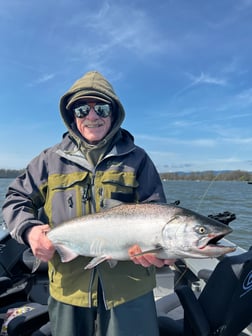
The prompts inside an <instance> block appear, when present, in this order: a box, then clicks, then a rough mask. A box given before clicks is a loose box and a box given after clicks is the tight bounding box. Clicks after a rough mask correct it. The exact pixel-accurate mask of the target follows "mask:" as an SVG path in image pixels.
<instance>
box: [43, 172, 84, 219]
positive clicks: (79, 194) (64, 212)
mask: <svg viewBox="0 0 252 336" xmlns="http://www.w3.org/2000/svg"><path fill="white" fill-rule="evenodd" d="M89 180H90V179H89V176H88V173H85V174H83V173H82V174H81V175H80V176H76V174H69V175H68V176H67V177H66V176H64V175H62V176H57V177H55V179H54V180H53V183H49V188H48V197H47V204H46V208H47V211H49V213H50V216H49V218H50V220H51V223H53V225H57V224H60V223H62V222H65V221H67V220H69V219H71V218H75V217H79V216H82V215H84V214H86V212H87V206H88V205H87V203H86V202H87V200H88V191H89V186H90V181H89ZM50 182H51V181H50Z"/></svg>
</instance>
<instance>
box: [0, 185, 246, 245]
mask: <svg viewBox="0 0 252 336" xmlns="http://www.w3.org/2000/svg"><path fill="white" fill-rule="evenodd" d="M11 181H12V179H0V206H2V203H3V200H4V197H5V193H6V190H7V188H8V185H9V184H10V182H11ZM163 184H164V189H165V193H166V196H167V201H168V202H169V203H171V202H174V201H176V200H180V205H181V206H182V207H184V208H188V209H191V210H194V211H197V212H199V213H201V214H203V215H210V214H217V213H220V212H224V211H230V212H232V213H235V215H236V220H234V221H232V222H231V223H230V226H231V227H232V229H233V232H232V233H231V234H230V235H229V236H228V239H230V240H231V241H232V242H234V243H235V244H238V245H240V246H241V247H243V248H245V249H248V248H249V247H250V246H251V245H252V225H251V219H252V184H248V183H246V182H226V181H225V182H224V181H223V182H222V181H213V182H208V181H200V182H196V181H164V182H163ZM0 223H2V213H0Z"/></svg>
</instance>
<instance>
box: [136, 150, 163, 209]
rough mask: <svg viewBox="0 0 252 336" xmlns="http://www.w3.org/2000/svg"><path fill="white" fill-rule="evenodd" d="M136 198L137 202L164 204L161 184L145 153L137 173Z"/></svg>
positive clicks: (153, 166)
mask: <svg viewBox="0 0 252 336" xmlns="http://www.w3.org/2000/svg"><path fill="white" fill-rule="evenodd" d="M137 179H138V182H139V187H138V198H139V202H140V203H141V202H161V203H166V197H165V193H164V189H163V184H162V181H161V179H160V176H159V174H158V172H157V169H156V167H155V165H154V163H153V162H152V160H151V159H150V157H149V156H148V154H147V153H145V156H144V159H143V161H142V164H141V166H140V169H139V172H138V177H137Z"/></svg>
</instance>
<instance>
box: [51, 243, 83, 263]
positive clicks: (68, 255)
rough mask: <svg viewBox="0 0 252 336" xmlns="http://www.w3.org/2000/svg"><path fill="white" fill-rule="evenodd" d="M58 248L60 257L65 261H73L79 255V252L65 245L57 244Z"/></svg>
mask: <svg viewBox="0 0 252 336" xmlns="http://www.w3.org/2000/svg"><path fill="white" fill-rule="evenodd" d="M56 250H57V252H58V253H59V256H60V259H61V261H62V262H63V263H65V262H69V261H72V260H74V259H75V258H77V257H78V256H79V254H78V253H76V252H74V251H73V250H71V249H69V248H68V247H66V246H63V245H57V246H56Z"/></svg>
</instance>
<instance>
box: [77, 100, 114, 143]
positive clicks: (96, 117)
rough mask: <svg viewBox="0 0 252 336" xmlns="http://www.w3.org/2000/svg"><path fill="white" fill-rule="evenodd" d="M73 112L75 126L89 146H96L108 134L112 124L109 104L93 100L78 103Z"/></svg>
mask: <svg viewBox="0 0 252 336" xmlns="http://www.w3.org/2000/svg"><path fill="white" fill-rule="evenodd" d="M73 110H74V115H75V122H76V126H77V128H78V130H79V132H80V133H81V135H82V136H83V137H84V138H85V139H86V140H87V141H88V142H89V143H90V144H97V143H98V142H99V141H100V140H102V139H103V138H104V137H105V136H106V134H107V133H108V132H109V130H110V127H111V123H112V117H111V112H112V110H111V106H110V105H109V104H105V103H103V102H100V101H94V100H92V101H80V102H78V105H76V106H75V108H74V109H73Z"/></svg>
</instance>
